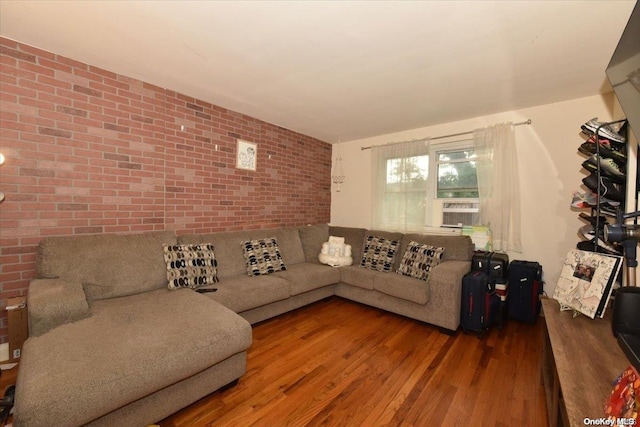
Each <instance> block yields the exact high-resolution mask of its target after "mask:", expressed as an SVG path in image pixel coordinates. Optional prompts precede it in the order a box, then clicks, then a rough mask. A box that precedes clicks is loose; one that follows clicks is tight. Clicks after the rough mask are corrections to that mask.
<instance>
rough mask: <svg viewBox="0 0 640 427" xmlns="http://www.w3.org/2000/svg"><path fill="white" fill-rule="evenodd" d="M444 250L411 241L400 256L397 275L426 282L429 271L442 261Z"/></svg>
mask: <svg viewBox="0 0 640 427" xmlns="http://www.w3.org/2000/svg"><path fill="white" fill-rule="evenodd" d="M443 254H444V248H436V247H435V246H431V245H426V244H422V243H418V242H414V241H411V242H410V243H409V245H407V250H406V251H405V252H404V255H403V256H402V261H400V267H398V270H397V273H398V274H403V275H405V276H410V277H415V278H416V279H420V280H425V281H426V280H428V279H429V273H430V272H431V270H432V269H433V268H434V267H435V266H436V265H438V264H440V261H441V260H442V255H443Z"/></svg>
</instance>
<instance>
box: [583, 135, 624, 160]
mask: <svg viewBox="0 0 640 427" xmlns="http://www.w3.org/2000/svg"><path fill="white" fill-rule="evenodd" d="M591 139H592V138H590V139H589V141H586V142H583V143H582V144H581V145H580V147H578V151H579V152H581V153H582V154H584V155H586V156H589V157H590V156H591V155H593V154H596V153H597V152H598V150H597V149H596V144H595V139H593V141H592V140H591ZM599 151H600V157H601V158H607V159H612V160H613V161H614V162H616V163H617V164H618V165H621V166H625V165H626V164H627V155H626V154H625V153H623V152H621V151H617V150H613V149H611V148H609V147H607V146H605V145H602V143H601V144H600V150H599Z"/></svg>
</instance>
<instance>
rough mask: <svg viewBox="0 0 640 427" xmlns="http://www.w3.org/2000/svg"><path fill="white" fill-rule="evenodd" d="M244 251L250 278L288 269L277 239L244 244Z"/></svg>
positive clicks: (252, 241) (249, 241) (250, 241)
mask: <svg viewBox="0 0 640 427" xmlns="http://www.w3.org/2000/svg"><path fill="white" fill-rule="evenodd" d="M242 249H243V251H244V259H245V260H246V261H247V274H248V275H249V276H260V275H263V274H271V273H275V272H276V271H284V270H286V269H287V266H286V265H285V264H284V261H283V260H282V255H280V249H279V248H278V242H277V240H276V238H275V237H270V238H266V239H258V240H248V241H246V242H242Z"/></svg>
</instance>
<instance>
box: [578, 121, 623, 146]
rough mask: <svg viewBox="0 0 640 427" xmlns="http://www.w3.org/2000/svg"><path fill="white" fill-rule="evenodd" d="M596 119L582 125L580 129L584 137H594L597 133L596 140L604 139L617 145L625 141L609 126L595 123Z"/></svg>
mask: <svg viewBox="0 0 640 427" xmlns="http://www.w3.org/2000/svg"><path fill="white" fill-rule="evenodd" d="M597 119H598V118H597V117H595V118H593V119H591V120H589V121H588V122H586V123H585V124H583V125H582V126H581V127H580V128H581V129H582V132H583V133H585V134H586V135H595V134H596V132H598V135H597V136H598V138H606V139H608V140H609V141H612V142H617V143H618V144H624V143H625V142H626V141H625V139H624V138H623V137H622V136H621V135H620V134H619V133H618V132H616V131H615V130H614V129H613V127H611V125H607V124H604V123H601V122H598V121H597Z"/></svg>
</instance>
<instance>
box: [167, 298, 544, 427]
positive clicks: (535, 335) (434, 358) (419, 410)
mask: <svg viewBox="0 0 640 427" xmlns="http://www.w3.org/2000/svg"><path fill="white" fill-rule="evenodd" d="M542 321H543V320H542V319H539V320H538V322H537V323H536V324H535V325H529V324H522V323H516V322H513V321H511V322H508V323H507V325H506V327H505V328H504V329H503V330H501V331H500V330H498V329H497V328H494V329H492V330H491V331H490V332H489V333H488V334H487V335H486V336H485V337H483V339H482V340H479V339H478V338H477V337H476V336H475V335H464V334H463V333H461V332H458V333H457V334H455V335H453V336H448V335H445V334H443V333H441V332H439V331H438V329H437V328H435V327H433V326H430V325H427V324H424V323H421V322H418V321H414V320H411V319H407V318H405V317H402V316H397V315H394V314H391V313H387V312H384V311H382V310H378V309H375V308H372V307H368V306H365V305H361V304H357V303H354V302H351V301H347V300H344V299H341V298H338V297H332V298H329V299H326V300H323V301H320V302H318V303H315V304H312V305H309V306H307V307H304V308H301V309H298V310H296V311H293V312H290V313H287V314H284V315H281V316H279V317H276V318H274V319H270V320H267V321H265V322H262V323H260V324H257V325H254V329H253V337H254V338H253V344H252V346H251V348H250V349H249V352H248V357H247V373H246V375H244V376H243V377H242V378H240V381H239V383H238V384H237V385H236V386H235V387H233V388H230V389H228V390H225V391H223V392H217V393H213V394H211V395H209V396H207V397H205V398H203V399H201V400H200V401H198V402H196V403H194V404H193V405H191V406H189V407H187V408H185V409H183V410H182V411H180V412H178V413H176V414H174V415H172V416H170V417H169V418H167V419H165V420H163V421H161V422H160V423H159V424H160V426H161V427H186V426H190V427H192V426H196V427H197V426H415V427H418V426H441V425H449V426H458V425H459V426H516V425H517V426H546V425H547V421H546V403H545V398H544V389H543V386H542V385H541V383H540V354H541V349H542V336H541V334H542Z"/></svg>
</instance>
